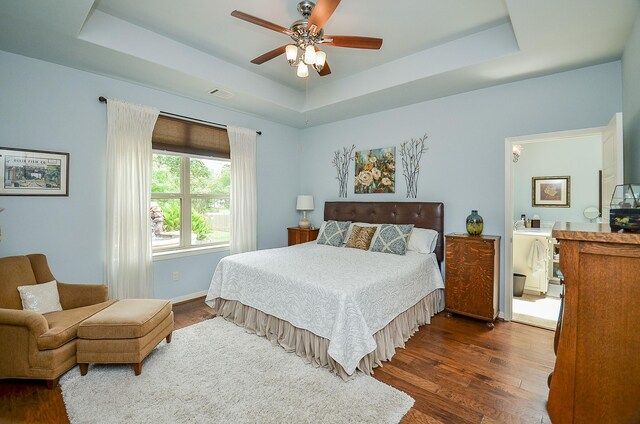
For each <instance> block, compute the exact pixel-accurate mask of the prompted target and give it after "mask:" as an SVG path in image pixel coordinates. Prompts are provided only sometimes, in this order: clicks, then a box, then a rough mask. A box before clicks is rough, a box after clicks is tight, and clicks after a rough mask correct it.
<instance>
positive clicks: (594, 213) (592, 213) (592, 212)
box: [582, 206, 600, 222]
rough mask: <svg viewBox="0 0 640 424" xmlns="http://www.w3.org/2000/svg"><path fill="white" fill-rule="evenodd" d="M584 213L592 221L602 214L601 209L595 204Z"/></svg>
mask: <svg viewBox="0 0 640 424" xmlns="http://www.w3.org/2000/svg"><path fill="white" fill-rule="evenodd" d="M582 213H583V214H584V217H585V218H587V219H588V220H589V221H591V222H593V220H594V219H596V218H597V217H599V216H600V211H599V210H598V208H596V207H595V206H589V207H588V208H586V209H585V210H584V212H582Z"/></svg>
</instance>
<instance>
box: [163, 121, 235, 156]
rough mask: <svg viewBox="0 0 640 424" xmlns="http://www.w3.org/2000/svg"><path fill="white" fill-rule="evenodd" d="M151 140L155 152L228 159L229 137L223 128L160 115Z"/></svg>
mask: <svg viewBox="0 0 640 424" xmlns="http://www.w3.org/2000/svg"><path fill="white" fill-rule="evenodd" d="M151 140H152V143H153V148H154V149H156V150H166V151H171V152H180V153H186V154H189V155H199V156H211V157H216V158H226V159H229V158H230V150H231V149H230V148H229V136H228V135H227V130H226V129H225V128H217V127H213V126H211V125H206V124H201V123H198V122H193V121H187V120H184V119H179V118H173V117H170V116H164V115H160V116H158V120H157V121H156V126H155V128H154V129H153V136H152V139H151Z"/></svg>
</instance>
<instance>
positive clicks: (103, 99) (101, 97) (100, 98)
mask: <svg viewBox="0 0 640 424" xmlns="http://www.w3.org/2000/svg"><path fill="white" fill-rule="evenodd" d="M98 100H99V101H100V103H107V98H106V97H104V96H100V97H98Z"/></svg>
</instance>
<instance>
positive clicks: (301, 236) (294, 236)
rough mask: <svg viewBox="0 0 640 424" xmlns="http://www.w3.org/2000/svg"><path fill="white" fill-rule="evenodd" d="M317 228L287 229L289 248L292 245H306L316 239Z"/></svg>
mask: <svg viewBox="0 0 640 424" xmlns="http://www.w3.org/2000/svg"><path fill="white" fill-rule="evenodd" d="M319 231H320V229H319V228H315V229H313V230H312V229H310V228H300V227H290V228H287V232H288V234H289V246H293V245H294V244H300V243H306V242H308V241H313V240H315V239H317V238H318V232H319Z"/></svg>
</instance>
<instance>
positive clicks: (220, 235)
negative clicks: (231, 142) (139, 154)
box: [150, 152, 231, 251]
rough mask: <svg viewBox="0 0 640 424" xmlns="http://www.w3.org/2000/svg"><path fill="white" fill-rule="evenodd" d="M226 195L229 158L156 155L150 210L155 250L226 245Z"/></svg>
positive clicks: (228, 178)
mask: <svg viewBox="0 0 640 424" xmlns="http://www.w3.org/2000/svg"><path fill="white" fill-rule="evenodd" d="M230 192H231V165H230V163H229V161H228V160H225V159H215V158H207V157H195V156H184V155H178V154H172V153H169V152H162V153H159V152H158V153H154V154H153V175H152V184H151V199H152V204H151V210H150V219H151V226H152V234H153V239H152V246H153V249H154V251H160V250H175V249H186V248H189V247H195V246H206V245H212V246H213V245H227V244H229V240H230V233H229V231H230V223H231V219H230V214H229V194H230ZM184 228H187V229H188V230H187V231H183V229H184Z"/></svg>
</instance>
